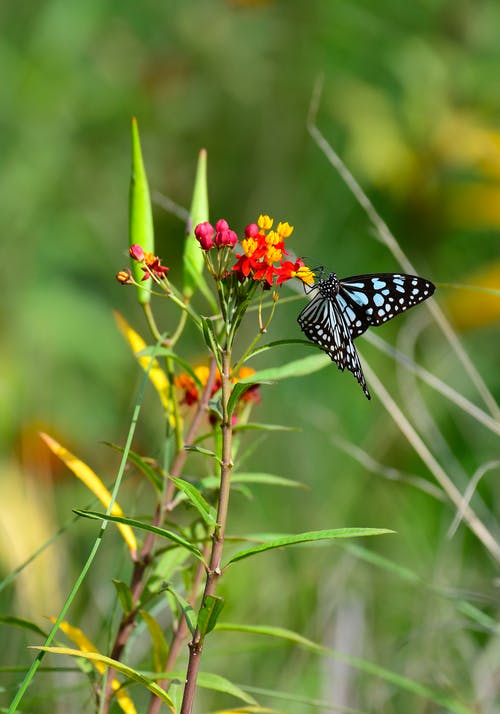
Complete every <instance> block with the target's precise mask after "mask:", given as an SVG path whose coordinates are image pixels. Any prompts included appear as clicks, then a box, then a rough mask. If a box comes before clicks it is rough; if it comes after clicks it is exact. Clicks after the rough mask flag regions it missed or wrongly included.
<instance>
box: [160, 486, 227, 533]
mask: <svg viewBox="0 0 500 714" xmlns="http://www.w3.org/2000/svg"><path fill="white" fill-rule="evenodd" d="M169 479H170V480H171V481H172V482H173V483H175V485H176V486H177V488H178V489H179V491H182V492H183V493H184V494H185V496H186V498H187V499H188V501H189V502H190V503H191V504H192V505H193V506H194V507H195V508H196V510H197V511H198V513H199V514H200V516H201V517H202V518H203V520H204V521H205V523H206V524H207V525H208V526H214V525H215V524H216V522H217V519H216V517H215V509H214V508H213V507H212V506H211V505H210V504H209V503H208V501H207V500H206V499H205V498H204V497H203V496H202V494H201V493H200V492H199V491H198V489H197V488H196V486H193V484H192V483H189V482H188V481H184V479H181V478H174V477H173V476H169Z"/></svg>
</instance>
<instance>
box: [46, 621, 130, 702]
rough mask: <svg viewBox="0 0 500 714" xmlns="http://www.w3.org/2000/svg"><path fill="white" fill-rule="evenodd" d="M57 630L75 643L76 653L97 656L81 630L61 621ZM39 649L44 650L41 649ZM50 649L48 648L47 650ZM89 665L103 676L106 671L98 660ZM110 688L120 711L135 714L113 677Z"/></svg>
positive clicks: (93, 647) (126, 696) (95, 648)
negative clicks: (89, 653) (77, 648)
mask: <svg viewBox="0 0 500 714" xmlns="http://www.w3.org/2000/svg"><path fill="white" fill-rule="evenodd" d="M50 619H51V620H52V622H55V618H54V617H51V618H50ZM59 629H60V630H61V631H62V632H64V634H65V635H66V637H68V638H69V639H70V640H71V641H72V642H74V643H75V645H77V646H78V647H79V650H78V652H79V653H80V654H81V655H82V654H84V653H85V654H86V653H88V652H92V653H95V654H99V650H98V649H97V647H96V646H95V644H94V643H93V642H92V640H90V639H89V638H88V637H87V635H86V634H85V633H84V632H83V630H81V629H80V628H79V627H74V626H73V625H70V623H69V622H67V621H65V620H63V621H62V622H61V623H60V624H59ZM40 649H44V648H43V647H41V648H40ZM47 649H50V648H47ZM65 649H66V648H65ZM84 661H85V662H88V661H89V660H88V658H87V657H85V660H84ZM91 665H92V666H93V667H95V669H96V670H97V671H98V672H99V673H100V674H104V672H105V670H106V665H105V664H104V663H103V662H100V661H99V660H97V659H95V660H93V661H91ZM111 688H112V690H113V692H114V693H115V696H116V700H117V702H118V704H119V706H120V708H121V709H122V711H124V712H125V714H136V708H135V706H134V703H133V701H132V700H131V699H130V697H129V696H128V694H127V693H126V692H125V690H124V689H122V686H121V682H120V681H119V680H118V679H117V678H116V677H113V678H112V680H111Z"/></svg>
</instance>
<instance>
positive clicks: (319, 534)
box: [227, 528, 394, 565]
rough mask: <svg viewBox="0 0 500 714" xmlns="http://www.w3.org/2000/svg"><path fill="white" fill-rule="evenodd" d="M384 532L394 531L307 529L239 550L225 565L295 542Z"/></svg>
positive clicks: (354, 536)
mask: <svg viewBox="0 0 500 714" xmlns="http://www.w3.org/2000/svg"><path fill="white" fill-rule="evenodd" d="M386 533H394V531H391V530H388V529H386V528H334V529H333V530H324V531H309V532H307V533H299V534H298V535H288V536H281V537H280V538H278V539H277V540H274V541H270V542H268V543H263V544H262V545H257V546H255V547H253V548H247V549H246V550H240V552H239V553H236V554H235V555H233V557H232V558H231V559H230V560H229V562H228V563H227V565H231V564H232V563H236V562H237V561H238V560H243V558H248V557H250V556H251V555H255V554H256V553H262V552H264V551H265V550H272V549H273V548H282V547H284V546H288V545H296V544H297V543H310V542H313V541H318V540H335V539H337V538H359V537H364V536H374V535H384V534H386Z"/></svg>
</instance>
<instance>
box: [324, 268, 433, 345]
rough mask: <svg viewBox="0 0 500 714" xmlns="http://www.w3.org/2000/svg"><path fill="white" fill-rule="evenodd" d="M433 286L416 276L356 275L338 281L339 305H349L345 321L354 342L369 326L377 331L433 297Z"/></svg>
mask: <svg viewBox="0 0 500 714" xmlns="http://www.w3.org/2000/svg"><path fill="white" fill-rule="evenodd" d="M434 290H435V287H434V285H433V284H432V283H431V282H430V281H429V280H426V279H425V278H419V277H418V276H417V275H403V274H400V273H378V274H376V275H354V276H353V277H351V278H345V279H344V280H339V294H338V296H337V299H338V300H339V301H340V303H342V302H345V303H346V306H347V307H346V308H345V312H346V317H347V319H348V320H349V323H348V324H349V329H350V330H351V335H352V337H353V339H354V338H355V337H359V335H361V334H363V332H365V331H366V330H367V329H368V328H369V327H370V326H373V327H377V326H378V325H382V324H383V323H384V322H387V320H391V319H392V318H393V317H396V315H399V313H401V312H404V311H405V310H408V308H410V307H413V306H414V305H418V303H419V302H422V301H423V300H426V299H427V298H428V297H430V296H431V295H432V294H433V292H434Z"/></svg>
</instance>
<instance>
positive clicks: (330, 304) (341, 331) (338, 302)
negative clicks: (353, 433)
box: [297, 269, 436, 399]
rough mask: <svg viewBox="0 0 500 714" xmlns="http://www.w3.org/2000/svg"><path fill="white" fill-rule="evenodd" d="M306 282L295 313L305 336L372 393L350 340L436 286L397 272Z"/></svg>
mask: <svg viewBox="0 0 500 714" xmlns="http://www.w3.org/2000/svg"><path fill="white" fill-rule="evenodd" d="M319 276H320V278H319V280H318V281H317V282H316V283H315V284H314V285H312V286H310V287H309V289H308V290H307V292H312V291H316V295H315V296H314V297H313V299H312V300H311V302H310V303H309V304H308V305H306V307H305V308H304V309H303V310H302V312H301V313H300V315H299V316H298V318H297V322H298V323H299V325H300V328H301V330H302V332H303V333H304V334H305V336H306V337H307V338H308V339H309V340H311V341H312V342H315V343H316V344H318V345H319V346H320V347H321V349H323V350H324V351H325V352H326V353H327V354H328V356H329V357H330V358H331V359H332V360H333V362H335V363H336V365H337V367H338V368H339V369H340V370H341V371H342V372H343V371H344V369H345V368H346V367H347V369H348V370H349V371H350V372H352V373H353V375H354V376H355V377H356V379H357V380H358V382H359V384H360V385H361V388H362V389H363V392H364V393H365V395H366V397H367V398H368V399H371V396H370V392H369V391H368V387H367V386H366V381H365V376H364V374H363V370H362V368H361V362H360V361H359V355H358V353H357V351H356V348H355V347H354V343H353V340H354V339H355V338H356V337H359V336H360V335H362V334H363V332H365V331H366V330H367V329H368V328H369V327H378V326H379V325H382V324H383V323H384V322H387V320H391V319H392V318H393V317H396V315H399V313H401V312H404V311H405V310H408V308H410V307H413V306H414V305H418V303H419V302H422V301H423V300H427V298H429V297H430V296H431V295H432V294H433V292H434V290H435V289H436V288H435V286H434V285H433V284H432V283H431V282H430V280H426V279H425V278H419V277H418V276H416V275H403V274H401V273H375V274H373V275H354V276H352V277H350V278H344V279H342V280H339V278H337V276H336V274H335V273H330V274H329V275H328V277H326V278H324V277H323V270H322V269H321V271H320V272H319Z"/></svg>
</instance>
